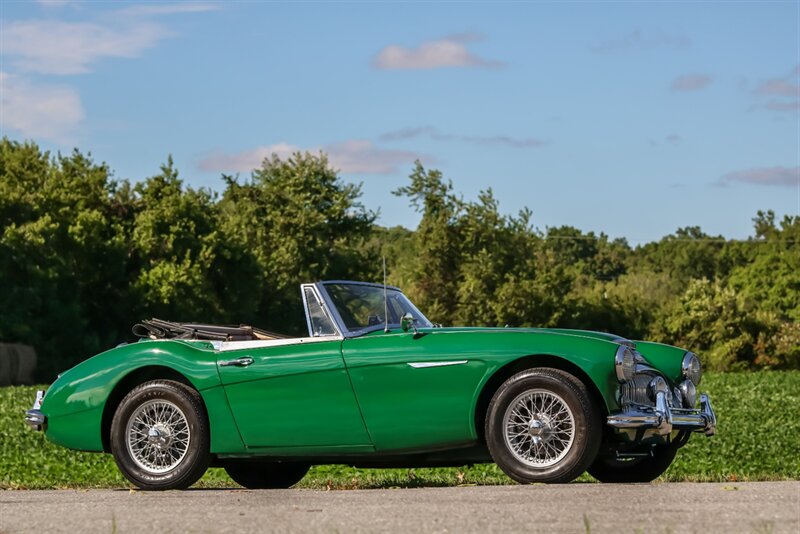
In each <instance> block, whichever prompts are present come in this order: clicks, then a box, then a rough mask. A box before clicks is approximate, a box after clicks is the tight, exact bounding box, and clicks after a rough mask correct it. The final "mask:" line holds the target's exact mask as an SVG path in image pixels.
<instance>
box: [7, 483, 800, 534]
mask: <svg viewBox="0 0 800 534" xmlns="http://www.w3.org/2000/svg"><path fill="white" fill-rule="evenodd" d="M589 531H590V532H592V533H595V532H630V533H635V532H647V533H649V532H657V533H667V532H671V533H683V532H698V533H700V532H725V533H733V532H752V533H763V534H766V533H778V532H792V533H797V532H800V482H754V483H729V484H692V483H679V484H626V485H622V484H620V485H611V484H570V485H564V486H545V485H534V486H484V487H457V488H423V489H385V490H353V491H314V490H262V491H250V490H233V489H231V490H224V489H223V490H189V491H183V492H178V491H170V492H164V493H145V492H138V491H129V490H62V491H4V492H0V532H3V533H6V532H8V533H12V532H37V533H41V532H81V533H91V532H103V533H111V532H120V533H122V532H348V533H349V532H459V533H461V532H580V533H585V532H589Z"/></svg>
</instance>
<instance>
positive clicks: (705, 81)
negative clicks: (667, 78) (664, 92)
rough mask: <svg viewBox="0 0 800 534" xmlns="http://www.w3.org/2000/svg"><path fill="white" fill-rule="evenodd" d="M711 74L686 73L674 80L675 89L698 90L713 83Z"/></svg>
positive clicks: (673, 87)
mask: <svg viewBox="0 0 800 534" xmlns="http://www.w3.org/2000/svg"><path fill="white" fill-rule="evenodd" d="M711 82H712V79H711V76H707V75H705V74H686V75H684V76H679V77H677V78H675V79H674V80H673V81H672V90H673V91H697V90H700V89H703V88H705V87H707V86H708V85H709V84H711Z"/></svg>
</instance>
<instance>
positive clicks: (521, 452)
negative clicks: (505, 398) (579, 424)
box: [503, 389, 575, 467]
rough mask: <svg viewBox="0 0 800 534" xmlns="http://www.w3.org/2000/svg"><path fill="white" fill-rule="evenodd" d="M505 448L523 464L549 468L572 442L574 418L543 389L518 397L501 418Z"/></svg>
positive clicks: (559, 400)
mask: <svg viewBox="0 0 800 534" xmlns="http://www.w3.org/2000/svg"><path fill="white" fill-rule="evenodd" d="M503 429H504V437H505V442H506V445H507V446H508V448H509V450H510V451H511V453H512V454H513V455H514V456H515V457H516V458H517V459H518V460H519V461H521V462H522V463H524V464H526V465H529V466H531V467H549V466H552V465H555V464H557V463H558V462H559V461H561V460H562V459H563V458H564V457H565V456H566V455H567V454H568V453H569V451H570V448H571V447H572V444H573V442H574V441H575V419H574V416H573V414H572V410H570V408H569V406H568V405H567V403H566V401H564V399H563V398H561V397H560V396H559V395H557V394H556V393H554V392H552V391H549V390H546V389H531V390H528V391H524V392H523V393H521V394H519V395H517V397H516V398H515V399H514V400H512V401H511V402H510V403H509V404H508V407H507V408H506V411H505V415H504V416H503Z"/></svg>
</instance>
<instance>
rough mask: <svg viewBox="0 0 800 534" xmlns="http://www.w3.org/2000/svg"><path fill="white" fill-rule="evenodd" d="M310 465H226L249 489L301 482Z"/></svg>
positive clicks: (246, 463)
mask: <svg viewBox="0 0 800 534" xmlns="http://www.w3.org/2000/svg"><path fill="white" fill-rule="evenodd" d="M309 467H310V466H309V465H308V464H304V463H297V462H237V463H229V464H227V465H225V472H226V473H228V476H230V477H231V478H232V479H233V481H234V482H236V483H237V484H239V485H240V486H244V487H245V488H247V489H282V488H290V487H292V486H294V485H295V484H297V483H298V482H300V480H302V479H303V477H304V476H306V473H308V469H309Z"/></svg>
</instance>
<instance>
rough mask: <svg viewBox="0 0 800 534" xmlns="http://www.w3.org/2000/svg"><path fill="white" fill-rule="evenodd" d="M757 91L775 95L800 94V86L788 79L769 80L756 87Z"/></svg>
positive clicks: (762, 93) (795, 95)
mask: <svg viewBox="0 0 800 534" xmlns="http://www.w3.org/2000/svg"><path fill="white" fill-rule="evenodd" d="M756 93H758V94H760V95H775V96H791V97H798V96H800V86H797V85H795V84H792V83H789V82H787V81H786V80H779V79H773V80H767V81H765V82H764V83H762V84H761V85H759V86H758V87H757V88H756Z"/></svg>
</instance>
